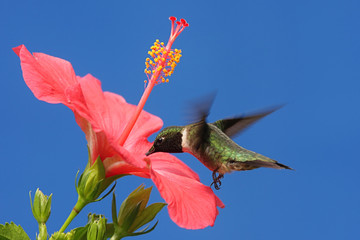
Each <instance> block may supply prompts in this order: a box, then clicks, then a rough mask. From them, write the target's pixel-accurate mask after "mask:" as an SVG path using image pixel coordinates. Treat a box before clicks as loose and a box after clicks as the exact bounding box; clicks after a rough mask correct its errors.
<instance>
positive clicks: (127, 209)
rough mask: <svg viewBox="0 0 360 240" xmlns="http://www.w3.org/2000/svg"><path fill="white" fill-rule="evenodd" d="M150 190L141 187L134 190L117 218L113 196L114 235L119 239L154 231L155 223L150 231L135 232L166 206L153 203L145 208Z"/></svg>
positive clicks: (123, 204) (122, 205) (146, 229)
mask: <svg viewBox="0 0 360 240" xmlns="http://www.w3.org/2000/svg"><path fill="white" fill-rule="evenodd" d="M151 190H152V188H144V186H142V185H141V186H140V187H138V188H137V189H135V190H134V191H133V192H132V193H130V195H129V196H128V197H127V198H126V199H125V200H124V202H123V203H122V204H121V207H120V210H119V215H118V216H117V214H116V201H115V194H114V195H113V206H112V215H113V221H114V228H115V233H114V234H115V235H117V236H121V237H125V236H135V235H141V234H145V233H149V232H151V231H152V230H154V229H155V227H156V224H157V223H156V224H155V225H154V226H153V227H152V228H151V229H148V228H145V229H143V230H142V231H140V232H135V231H136V230H137V229H139V228H140V227H142V226H144V225H145V224H147V223H149V222H150V221H152V220H153V219H154V218H155V216H156V215H157V214H158V213H159V212H160V210H161V209H162V208H163V207H164V206H165V205H166V204H165V203H153V204H151V205H149V206H146V205H147V203H148V201H149V197H150V193H151Z"/></svg>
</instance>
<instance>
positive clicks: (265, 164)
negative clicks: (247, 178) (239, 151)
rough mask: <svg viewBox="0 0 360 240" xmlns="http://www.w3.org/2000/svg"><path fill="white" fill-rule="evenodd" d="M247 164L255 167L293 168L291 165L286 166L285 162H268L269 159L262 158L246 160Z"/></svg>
mask: <svg viewBox="0 0 360 240" xmlns="http://www.w3.org/2000/svg"><path fill="white" fill-rule="evenodd" d="M245 163H246V164H247V165H249V166H251V167H253V168H259V167H266V168H275V169H290V170H293V169H292V168H291V167H289V166H286V165H284V164H281V163H278V162H276V161H274V162H268V161H262V160H254V161H247V162H245Z"/></svg>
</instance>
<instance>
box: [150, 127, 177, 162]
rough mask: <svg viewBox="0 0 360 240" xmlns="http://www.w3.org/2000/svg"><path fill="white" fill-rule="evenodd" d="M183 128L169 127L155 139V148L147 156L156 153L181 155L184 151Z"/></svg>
mask: <svg viewBox="0 0 360 240" xmlns="http://www.w3.org/2000/svg"><path fill="white" fill-rule="evenodd" d="M181 130H182V127H167V128H165V129H164V130H162V131H161V132H160V133H159V134H158V135H157V136H156V138H155V141H154V144H153V146H152V147H151V148H150V150H149V151H148V152H147V153H146V154H145V155H146V156H149V155H150V154H152V153H155V152H167V153H181V152H183V151H182V145H181V144H182V133H181Z"/></svg>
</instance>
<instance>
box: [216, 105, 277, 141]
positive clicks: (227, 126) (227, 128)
mask: <svg viewBox="0 0 360 240" xmlns="http://www.w3.org/2000/svg"><path fill="white" fill-rule="evenodd" d="M281 107H282V106H278V107H273V108H270V109H269V110H266V111H262V112H260V113H256V114H252V115H248V116H240V117H235V118H229V119H222V120H218V121H216V122H214V123H212V124H214V125H215V126H216V127H218V128H219V129H220V130H221V131H223V132H224V133H225V134H226V135H228V136H229V137H234V136H235V135H237V134H239V133H241V132H242V131H244V130H245V129H246V128H248V127H250V125H252V124H254V123H255V122H257V121H259V120H260V119H261V118H263V117H265V116H267V115H269V114H270V113H272V112H274V111H276V110H278V109H279V108H281Z"/></svg>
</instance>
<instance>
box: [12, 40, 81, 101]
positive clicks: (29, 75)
mask: <svg viewBox="0 0 360 240" xmlns="http://www.w3.org/2000/svg"><path fill="white" fill-rule="evenodd" d="M13 50H14V52H15V53H16V54H17V55H18V56H19V57H20V62H21V68H22V71H23V77H24V80H25V82H26V84H27V85H28V87H29V88H30V89H31V91H32V92H33V93H34V95H35V97H37V98H38V99H39V100H43V101H46V102H48V103H63V104H65V105H69V103H68V99H67V98H66V95H65V91H66V89H67V88H68V87H70V86H72V85H75V84H77V80H76V77H75V73H74V70H73V68H72V66H71V63H69V62H68V61H65V60H63V59H60V58H56V57H52V56H49V55H46V54H43V53H34V56H32V55H31V53H30V52H29V51H28V50H27V49H26V47H25V46H24V45H20V46H18V47H16V48H13Z"/></svg>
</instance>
